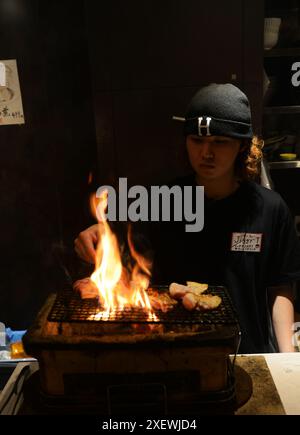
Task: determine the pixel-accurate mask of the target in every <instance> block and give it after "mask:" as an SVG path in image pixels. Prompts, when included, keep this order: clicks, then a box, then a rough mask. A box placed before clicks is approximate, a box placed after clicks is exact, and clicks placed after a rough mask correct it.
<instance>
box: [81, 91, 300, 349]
mask: <svg viewBox="0 0 300 435" xmlns="http://www.w3.org/2000/svg"><path fill="white" fill-rule="evenodd" d="M184 131H185V137H186V147H187V152H188V157H189V160H190V164H191V167H192V169H193V171H194V173H193V174H192V175H191V176H189V177H184V178H181V179H178V180H176V181H175V182H174V183H173V184H174V185H181V186H186V185H201V186H204V191H205V207H204V228H203V230H202V231H201V232H199V233H188V232H186V231H185V227H184V224H183V223H182V222H162V223H153V224H150V226H149V229H150V233H149V234H150V239H151V241H152V244H153V248H154V252H155V259H154V272H153V282H156V283H166V284H170V283H171V282H173V281H176V282H181V283H185V281H186V280H190V281H200V282H207V283H209V284H212V285H214V284H215V285H225V286H226V287H227V288H228V291H229V293H230V295H231V297H232V300H233V302H234V305H235V308H236V310H237V313H238V317H239V321H240V326H241V331H242V342H241V347H240V352H243V353H261V352H273V351H278V350H279V351H280V352H292V351H293V350H294V347H293V344H292V334H293V322H294V310H293V283H294V282H295V281H296V280H298V279H300V247H299V241H298V238H297V235H296V232H295V230H294V225H293V221H292V218H291V216H290V213H289V210H288V209H287V206H286V205H285V203H284V202H283V200H282V199H281V197H280V196H279V195H278V194H277V193H275V192H273V191H270V190H267V189H265V188H263V187H261V186H260V185H258V184H257V183H255V182H254V181H251V178H253V177H255V176H256V175H257V172H258V164H259V162H260V157H261V144H260V142H259V141H258V140H257V138H255V137H254V138H253V133H252V126H251V113H250V108H249V102H248V99H247V97H246V96H245V94H243V93H242V92H241V91H240V90H239V89H238V88H237V87H235V86H233V85H231V84H225V85H217V84H211V85H209V86H206V87H204V88H202V89H200V90H199V91H198V92H197V94H196V95H195V96H194V97H193V99H192V101H191V103H190V105H189V107H188V109H187V113H186V116H185V128H184ZM96 243H97V229H96V226H92V227H90V228H88V229H87V230H85V231H83V232H82V233H81V234H80V235H79V237H78V238H77V239H76V241H75V250H76V252H77V253H78V255H79V256H80V257H81V258H83V259H85V260H86V261H93V259H94V256H95V245H96Z"/></svg>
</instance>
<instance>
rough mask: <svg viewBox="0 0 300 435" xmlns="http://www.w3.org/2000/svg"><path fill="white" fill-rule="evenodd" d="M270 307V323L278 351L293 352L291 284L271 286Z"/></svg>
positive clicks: (292, 296)
mask: <svg viewBox="0 0 300 435" xmlns="http://www.w3.org/2000/svg"><path fill="white" fill-rule="evenodd" d="M270 290H271V291H270V294H271V297H270V308H271V315H272V323H273V328H274V332H275V336H276V339H277V343H278V348H279V352H294V351H295V349H294V345H293V325H294V304H293V300H294V294H293V288H292V286H291V285H284V286H280V287H272V288H271V289H270Z"/></svg>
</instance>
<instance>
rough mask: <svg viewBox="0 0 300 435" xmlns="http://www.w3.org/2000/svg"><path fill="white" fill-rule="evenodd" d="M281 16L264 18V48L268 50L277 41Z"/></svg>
mask: <svg viewBox="0 0 300 435" xmlns="http://www.w3.org/2000/svg"><path fill="white" fill-rule="evenodd" d="M280 24H281V18H265V25H264V49H265V50H270V49H271V48H273V47H274V46H275V45H276V44H277V41H278V35H279V28H280Z"/></svg>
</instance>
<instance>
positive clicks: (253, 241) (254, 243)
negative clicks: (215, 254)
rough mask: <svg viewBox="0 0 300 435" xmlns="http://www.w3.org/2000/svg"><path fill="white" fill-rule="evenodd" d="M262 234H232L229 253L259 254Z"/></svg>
mask: <svg viewBox="0 0 300 435" xmlns="http://www.w3.org/2000/svg"><path fill="white" fill-rule="evenodd" d="M261 241H262V233H232V238H231V249H230V250H231V251H242V252H260V251H261Z"/></svg>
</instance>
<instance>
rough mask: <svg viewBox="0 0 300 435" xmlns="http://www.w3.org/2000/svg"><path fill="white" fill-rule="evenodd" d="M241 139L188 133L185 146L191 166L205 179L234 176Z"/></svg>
mask: <svg viewBox="0 0 300 435" xmlns="http://www.w3.org/2000/svg"><path fill="white" fill-rule="evenodd" d="M240 145H241V141H240V140H239V139H234V138H230V137H226V136H197V135H193V134H190V135H188V136H187V138H186V146H187V151H188V155H189V160H190V163H191V165H192V168H193V169H194V171H195V172H196V174H197V175H198V177H199V178H200V179H201V180H203V181H205V180H207V181H209V180H216V179H218V178H222V177H224V176H232V177H233V176H234V163H235V160H236V157H237V155H238V154H239V152H240Z"/></svg>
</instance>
